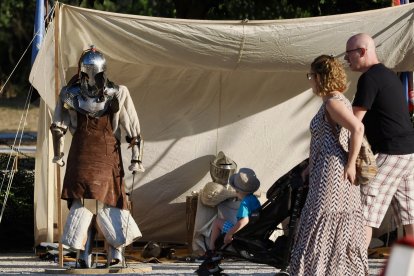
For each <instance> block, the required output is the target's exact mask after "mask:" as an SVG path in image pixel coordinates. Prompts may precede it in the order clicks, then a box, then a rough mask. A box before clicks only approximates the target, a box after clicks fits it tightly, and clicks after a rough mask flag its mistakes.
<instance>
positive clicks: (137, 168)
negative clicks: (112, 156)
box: [125, 136, 145, 172]
mask: <svg viewBox="0 0 414 276" xmlns="http://www.w3.org/2000/svg"><path fill="white" fill-rule="evenodd" d="M125 138H126V141H127V142H128V143H129V146H128V148H131V151H132V158H131V165H130V166H129V167H128V169H129V170H130V171H133V172H144V171H145V168H144V166H142V155H143V153H144V140H143V139H142V137H141V136H138V137H132V138H131V137H129V136H126V137H125Z"/></svg>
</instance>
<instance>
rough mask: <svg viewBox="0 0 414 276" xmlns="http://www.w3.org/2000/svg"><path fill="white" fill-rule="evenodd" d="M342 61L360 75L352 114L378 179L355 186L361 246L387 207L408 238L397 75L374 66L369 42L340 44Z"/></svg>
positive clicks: (409, 201)
mask: <svg viewBox="0 0 414 276" xmlns="http://www.w3.org/2000/svg"><path fill="white" fill-rule="evenodd" d="M345 60H346V61H347V62H348V63H349V67H350V68H351V70H352V71H357V72H361V73H362V75H361V76H360V77H359V80H358V84H357V91H356V94H355V98H354V102H353V104H352V105H353V111H354V114H355V116H356V117H357V118H359V119H360V120H361V121H362V122H363V123H364V126H365V134H366V136H367V139H368V141H369V143H370V144H371V148H372V150H373V152H374V153H377V154H378V156H377V165H378V174H377V175H376V177H375V178H374V179H373V180H372V181H371V182H370V183H369V184H368V185H364V186H362V187H361V193H362V204H363V206H364V216H365V220H366V238H367V240H366V241H367V246H369V243H370V241H371V237H372V227H375V228H378V227H379V226H380V225H381V222H382V220H383V219H384V216H385V213H386V211H387V209H388V207H389V205H390V204H391V205H392V206H393V211H394V215H395V217H396V221H397V223H398V224H399V225H404V229H405V234H406V235H410V236H413V235H414V129H413V125H412V123H411V120H410V115H409V111H408V105H407V101H406V99H405V95H404V89H403V86H402V83H401V81H400V79H399V78H398V76H397V74H396V73H394V72H393V71H391V70H390V69H388V68H387V67H385V66H384V65H383V64H382V63H380V62H379V61H378V58H377V53H376V49H375V42H374V40H373V39H372V37H370V36H369V35H367V34H362V33H361V34H357V35H354V36H352V37H351V38H349V40H348V42H347V43H346V54H345Z"/></svg>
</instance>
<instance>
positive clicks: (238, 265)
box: [0, 253, 384, 276]
mask: <svg viewBox="0 0 414 276" xmlns="http://www.w3.org/2000/svg"><path fill="white" fill-rule="evenodd" d="M198 265H199V264H198V263H185V262H181V263H160V264H152V263H151V264H143V263H132V262H131V263H128V268H129V270H130V271H135V272H133V275H194V271H195V270H196V269H197V268H198ZM383 265H384V260H383V259H370V260H369V266H370V276H374V275H379V273H380V272H381V269H382V267H383ZM220 267H221V268H222V269H224V271H223V272H225V273H227V274H228V275H275V273H276V272H277V270H276V269H275V268H273V267H270V266H267V265H262V264H254V263H249V262H245V261H232V262H230V261H225V262H222V263H221V264H220ZM141 268H143V269H146V271H148V270H150V269H151V271H149V272H145V273H140V272H138V271H140V269H141ZM56 269H59V267H58V265H57V264H56V263H55V262H52V261H42V260H40V259H39V257H38V256H36V255H34V254H32V253H6V254H4V253H2V254H0V274H1V275H16V274H24V275H26V274H37V275H39V274H46V272H48V273H47V275H61V274H68V273H64V272H65V271H62V272H56V273H51V272H54V271H55V270H56ZM96 271H97V273H96V274H88V275H103V274H102V273H99V272H98V271H99V269H96ZM66 272H67V271H66ZM109 274H116V275H132V273H128V274H126V273H109ZM109 274H107V275H109ZM72 275H73V274H72ZM77 275H82V274H77Z"/></svg>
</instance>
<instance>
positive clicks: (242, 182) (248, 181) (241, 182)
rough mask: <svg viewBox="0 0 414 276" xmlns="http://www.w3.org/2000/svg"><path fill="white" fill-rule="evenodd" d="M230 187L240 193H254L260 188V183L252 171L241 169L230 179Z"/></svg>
mask: <svg viewBox="0 0 414 276" xmlns="http://www.w3.org/2000/svg"><path fill="white" fill-rule="evenodd" d="M229 182H230V185H231V186H232V187H233V188H234V189H236V190H238V191H241V192H245V193H254V192H255V191H257V190H258V189H259V187H260V181H259V179H258V178H257V177H256V173H255V172H254V171H253V170H252V169H248V168H241V169H240V170H239V172H238V173H235V174H233V175H232V176H231V177H230V180H229Z"/></svg>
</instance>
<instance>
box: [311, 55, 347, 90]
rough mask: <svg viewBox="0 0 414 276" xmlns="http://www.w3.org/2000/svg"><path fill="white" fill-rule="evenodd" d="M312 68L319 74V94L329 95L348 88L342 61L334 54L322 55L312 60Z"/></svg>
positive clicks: (317, 81)
mask: <svg viewBox="0 0 414 276" xmlns="http://www.w3.org/2000/svg"><path fill="white" fill-rule="evenodd" d="M311 70H312V72H313V73H316V74H318V75H319V80H316V86H317V88H318V89H317V91H314V93H315V94H316V95H318V96H327V95H329V94H330V93H332V92H333V91H339V92H341V93H343V92H344V91H345V90H346V88H347V85H346V82H347V81H346V74H345V69H344V67H343V65H342V63H341V62H340V61H339V60H338V59H336V58H334V57H333V56H328V55H321V56H319V57H317V58H315V60H314V61H313V62H312V64H311Z"/></svg>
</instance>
